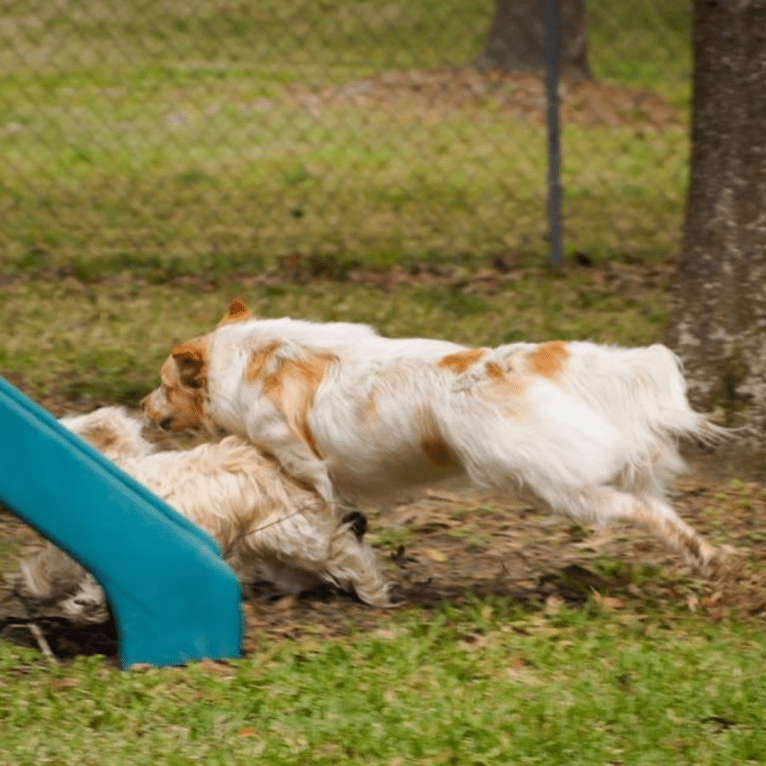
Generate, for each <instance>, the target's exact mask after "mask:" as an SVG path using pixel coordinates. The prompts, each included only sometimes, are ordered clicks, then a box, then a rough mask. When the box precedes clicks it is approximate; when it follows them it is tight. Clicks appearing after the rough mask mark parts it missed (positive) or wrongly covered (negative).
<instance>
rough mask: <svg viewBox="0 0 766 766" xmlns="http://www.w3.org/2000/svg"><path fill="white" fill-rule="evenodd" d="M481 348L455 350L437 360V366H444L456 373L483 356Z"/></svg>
mask: <svg viewBox="0 0 766 766" xmlns="http://www.w3.org/2000/svg"><path fill="white" fill-rule="evenodd" d="M484 353H485V351H484V349H483V348H468V349H466V350H465V351H456V352H455V353H454V354H448V355H447V356H445V357H443V358H442V359H440V360H439V367H446V368H448V369H450V370H452V372H454V373H455V374H457V375H460V374H461V373H463V372H465V371H466V370H467V369H468V368H469V367H470V366H471V365H472V364H473V363H474V362H476V361H477V360H478V359H481V357H483V356H484Z"/></svg>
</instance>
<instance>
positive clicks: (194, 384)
mask: <svg viewBox="0 0 766 766" xmlns="http://www.w3.org/2000/svg"><path fill="white" fill-rule="evenodd" d="M172 355H173V359H175V362H176V364H177V365H178V374H179V375H180V376H181V383H183V384H184V385H185V386H189V387H191V388H200V387H201V386H202V368H203V367H204V366H205V361H206V355H205V351H204V349H203V348H202V347H201V346H200V345H199V344H198V343H194V342H193V341H192V342H190V343H182V344H181V345H180V346H176V347H175V348H174V349H173V351H172Z"/></svg>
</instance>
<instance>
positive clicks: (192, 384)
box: [186, 379, 202, 388]
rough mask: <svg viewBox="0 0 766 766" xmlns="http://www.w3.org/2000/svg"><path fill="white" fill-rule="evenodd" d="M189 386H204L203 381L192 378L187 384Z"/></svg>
mask: <svg viewBox="0 0 766 766" xmlns="http://www.w3.org/2000/svg"><path fill="white" fill-rule="evenodd" d="M186 385H187V386H188V387H189V388H202V383H200V382H199V381H198V380H193V379H192V380H190V381H189V382H188V383H187V384H186Z"/></svg>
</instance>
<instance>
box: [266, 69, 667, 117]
mask: <svg viewBox="0 0 766 766" xmlns="http://www.w3.org/2000/svg"><path fill="white" fill-rule="evenodd" d="M545 87H546V85H545V80H544V78H543V77H541V76H539V75H537V74H532V73H524V72H512V73H508V72H499V71H491V72H485V71H481V70H479V69H475V68H472V67H444V68H441V69H432V70H413V71H390V72H383V73H381V74H377V75H373V76H371V77H365V78H362V79H359V80H355V81H353V82H350V83H344V84H342V85H338V86H329V87H321V88H306V87H305V86H289V87H287V88H286V89H285V98H286V99H287V100H289V101H291V102H293V103H295V104H297V105H298V106H300V107H302V108H304V109H306V110H307V111H309V112H311V113H312V114H318V113H319V112H321V111H322V110H323V109H326V108H327V107H329V106H332V105H344V104H346V105H349V106H355V107H362V108H364V107H366V106H381V105H383V106H391V105H396V106H399V107H402V106H406V110H404V111H406V113H407V114H413V113H414V112H425V113H432V114H444V113H448V112H450V111H454V110H460V109H465V108H466V107H474V108H476V107H482V106H484V107H489V108H491V109H493V110H495V111H502V112H504V113H506V114H508V115H509V116H511V117H512V118H514V119H518V120H529V121H532V122H538V123H542V122H544V120H545V110H546V92H545ZM559 98H560V101H561V114H562V119H563V120H564V122H565V123H567V124H579V125H598V124H602V125H609V126H612V127H615V126H621V125H627V124H630V125H633V124H636V123H637V122H641V123H642V124H643V125H645V126H650V127H652V128H654V129H656V130H666V129H667V128H669V127H671V126H674V125H680V124H682V121H681V117H680V116H679V114H678V112H677V111H676V110H675V109H674V108H673V107H672V106H670V105H669V104H668V103H666V102H665V101H663V99H662V98H660V97H659V96H658V95H656V94H655V93H651V92H649V91H643V90H636V89H632V88H623V87H620V86H617V85H609V84H607V83H600V82H595V81H588V80H574V79H570V78H562V79H561V81H560V82H559ZM268 106H269V102H268V101H266V102H264V101H263V100H260V101H259V102H257V103H256V104H253V108H260V109H264V108H268Z"/></svg>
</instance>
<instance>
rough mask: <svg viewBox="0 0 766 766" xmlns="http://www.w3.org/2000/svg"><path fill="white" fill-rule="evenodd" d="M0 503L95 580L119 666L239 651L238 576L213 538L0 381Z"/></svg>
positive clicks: (177, 661)
mask: <svg viewBox="0 0 766 766" xmlns="http://www.w3.org/2000/svg"><path fill="white" fill-rule="evenodd" d="M0 503H2V504H3V505H4V506H5V507H7V508H8V509H9V510H10V511H12V512H13V513H14V514H16V515H17V516H18V517H19V518H21V519H23V520H24V521H25V522H26V523H27V524H29V525H30V526H31V527H33V528H34V529H36V530H37V531H38V532H40V534H42V535H43V536H45V537H46V538H48V539H49V540H51V541H52V542H53V543H54V544H56V545H58V546H59V547H60V548H62V549H63V550H64V551H66V552H67V553H68V554H69V555H70V556H71V557H72V558H74V559H75V560H76V561H79V562H80V564H82V565H83V566H84V567H85V568H86V569H87V570H88V571H89V572H90V573H91V574H92V575H93V576H94V577H95V578H96V580H98V582H99V584H100V585H101V587H102V588H103V589H104V592H105V593H106V597H107V600H108V601H109V605H110V607H111V609H112V614H113V616H114V620H115V623H116V625H117V634H118V639H119V655H120V661H121V663H122V665H123V667H125V668H128V667H130V666H131V665H133V664H134V663H148V664H151V665H181V664H184V663H187V662H193V661H195V660H200V659H203V658H211V659H229V658H233V657H239V656H240V653H241V642H242V614H241V610H240V587H239V581H238V579H237V577H236V575H235V574H234V572H233V571H232V570H231V569H230V568H229V567H228V566H227V565H226V563H225V562H224V561H223V559H222V558H221V554H220V551H219V549H218V547H217V545H216V543H215V542H214V541H213V540H212V538H210V537H209V536H208V535H207V533H206V532H204V531H203V530H202V529H200V528H199V527H198V526H196V525H195V524H193V523H192V522H190V521H189V520H188V519H186V518H184V517H183V516H181V515H180V514H179V513H177V512H176V511H175V510H173V509H172V508H171V507H170V506H169V505H167V503H165V502H164V501H163V500H161V499H160V498H159V497H157V496H156V495H154V494H153V493H152V492H150V491H149V490H148V489H147V488H146V487H144V486H143V485H142V484H139V483H138V482H137V481H135V480H134V479H133V478H132V477H130V476H128V475H127V474H126V473H124V472H123V471H121V470H120V469H119V468H117V467H116V466H115V465H114V464H113V463H111V462H110V461H109V460H107V459H106V458H105V457H104V456H103V455H101V454H100V453H99V452H97V451H96V450H95V449H93V447H91V446H90V445H89V444H87V443H86V442H84V441H83V440H82V439H80V438H79V437H78V436H76V435H75V434H73V433H72V432H71V431H69V430H68V429H66V428H65V427H64V426H62V425H61V424H60V423H59V422H58V421H57V420H56V419H55V418H54V417H52V416H51V415H50V414H49V413H48V412H46V411H45V410H43V409H42V408H41V407H39V406H38V405H36V404H35V403H34V402H33V401H32V400H31V399H29V398H28V397H26V396H25V395H24V394H22V393H21V392H20V391H19V390H18V389H16V388H14V387H13V386H12V385H11V384H10V383H8V381H6V380H5V379H4V378H2V377H0Z"/></svg>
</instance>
